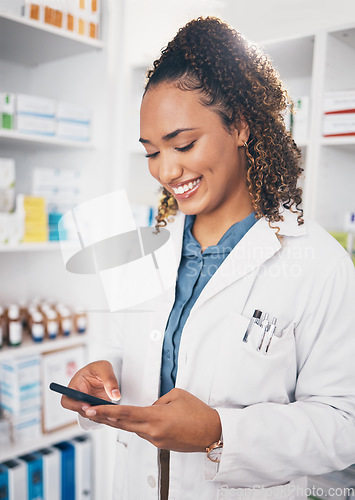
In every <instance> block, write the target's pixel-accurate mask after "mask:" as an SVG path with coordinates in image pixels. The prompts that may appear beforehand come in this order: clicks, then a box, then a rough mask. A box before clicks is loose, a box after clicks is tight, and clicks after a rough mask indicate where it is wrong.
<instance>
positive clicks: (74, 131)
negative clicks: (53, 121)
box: [57, 121, 90, 141]
mask: <svg viewBox="0 0 355 500" xmlns="http://www.w3.org/2000/svg"><path fill="white" fill-rule="evenodd" d="M57 135H58V137H61V138H62V139H72V140H75V141H89V140H90V126H89V125H80V124H78V123H74V122H64V121H58V126H57Z"/></svg>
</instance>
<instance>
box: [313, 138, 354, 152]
mask: <svg viewBox="0 0 355 500" xmlns="http://www.w3.org/2000/svg"><path fill="white" fill-rule="evenodd" d="M320 144H321V146H326V147H333V148H340V149H342V150H343V151H347V152H349V153H353V154H355V135H353V136H345V137H323V138H322V139H321V141H320Z"/></svg>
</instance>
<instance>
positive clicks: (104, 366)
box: [88, 361, 121, 401]
mask: <svg viewBox="0 0 355 500" xmlns="http://www.w3.org/2000/svg"><path fill="white" fill-rule="evenodd" d="M88 366H89V367H91V368H92V369H93V371H94V373H95V374H96V375H97V377H98V378H99V379H100V380H101V381H102V383H103V386H104V388H105V391H106V394H107V396H108V397H109V398H110V399H113V400H115V401H118V400H120V399H121V393H120V390H119V388H118V382H117V378H116V375H115V373H114V371H113V368H112V365H111V363H109V362H108V361H96V362H94V363H91V364H90V365H88Z"/></svg>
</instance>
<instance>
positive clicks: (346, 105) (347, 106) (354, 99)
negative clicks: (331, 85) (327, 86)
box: [324, 90, 355, 113]
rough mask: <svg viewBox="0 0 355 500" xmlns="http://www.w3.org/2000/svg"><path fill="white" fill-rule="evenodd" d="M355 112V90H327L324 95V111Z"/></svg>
mask: <svg viewBox="0 0 355 500" xmlns="http://www.w3.org/2000/svg"><path fill="white" fill-rule="evenodd" d="M344 111H347V112H349V111H352V112H353V113H355V90H344V91H342V92H327V93H326V94H325V96H324V113H341V112H344Z"/></svg>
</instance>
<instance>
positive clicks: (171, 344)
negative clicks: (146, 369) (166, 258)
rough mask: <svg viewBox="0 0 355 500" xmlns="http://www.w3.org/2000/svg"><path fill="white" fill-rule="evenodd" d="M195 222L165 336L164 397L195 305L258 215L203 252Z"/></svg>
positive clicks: (187, 234) (189, 221)
mask: <svg viewBox="0 0 355 500" xmlns="http://www.w3.org/2000/svg"><path fill="white" fill-rule="evenodd" d="M194 220H195V216H194V215H187V216H186V219H185V228H184V236H183V244H182V252H181V261H180V266H179V270H178V278H177V281H176V290H175V302H174V305H173V308H172V310H171V312H170V316H169V319H168V322H167V326H166V330H165V335H164V344H163V353H162V365H161V375H160V377H161V381H160V382H161V383H160V395H161V396H162V395H164V394H166V393H167V392H169V391H170V390H171V389H173V388H174V387H175V381H176V374H177V368H178V356H179V347H180V340H181V333H182V330H183V328H184V326H185V323H186V321H187V318H188V317H189V314H190V311H191V309H192V307H193V305H194V304H195V302H196V300H197V299H198V297H199V295H200V293H201V292H202V290H203V288H204V287H205V286H206V284H207V283H208V281H209V280H210V279H211V277H212V276H213V275H214V273H215V272H216V271H217V269H218V268H219V266H220V265H221V264H222V262H223V261H224V260H225V259H226V258H227V257H228V255H229V254H230V252H231V251H232V250H233V248H234V247H235V246H236V245H237V243H238V242H239V241H240V240H241V239H242V238H243V236H244V235H245V234H246V233H247V232H248V231H249V229H250V228H251V227H252V226H253V225H254V224H255V222H256V219H255V214H254V212H252V213H251V214H250V215H248V217H246V218H245V219H243V220H241V221H239V222H236V223H235V224H233V226H231V227H230V228H229V229H228V231H226V232H225V233H224V235H223V236H222V238H221V239H220V240H219V242H218V243H217V245H213V246H210V247H207V248H206V250H205V251H204V252H203V253H202V252H201V246H200V244H199V243H198V241H197V240H196V239H195V238H194V237H193V235H192V232H191V230H192V226H193V223H194Z"/></svg>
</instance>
